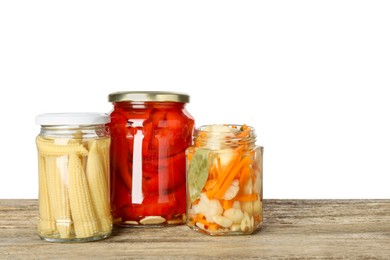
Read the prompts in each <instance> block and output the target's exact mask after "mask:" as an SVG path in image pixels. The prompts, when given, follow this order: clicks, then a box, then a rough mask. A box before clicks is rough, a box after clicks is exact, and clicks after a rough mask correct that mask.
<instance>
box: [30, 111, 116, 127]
mask: <svg viewBox="0 0 390 260" xmlns="http://www.w3.org/2000/svg"><path fill="white" fill-rule="evenodd" d="M109 122H110V117H109V116H108V115H107V114H103V113H48V114H41V115H38V116H37V117H36V118H35V123H36V124H37V125H48V126H54V125H101V124H107V123H109Z"/></svg>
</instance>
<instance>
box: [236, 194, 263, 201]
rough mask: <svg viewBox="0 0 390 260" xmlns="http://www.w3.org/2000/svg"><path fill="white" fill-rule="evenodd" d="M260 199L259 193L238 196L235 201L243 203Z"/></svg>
mask: <svg viewBox="0 0 390 260" xmlns="http://www.w3.org/2000/svg"><path fill="white" fill-rule="evenodd" d="M258 199H259V194H257V193H252V194H242V195H237V196H236V197H235V198H234V200H236V201H241V202H253V201H256V200H258Z"/></svg>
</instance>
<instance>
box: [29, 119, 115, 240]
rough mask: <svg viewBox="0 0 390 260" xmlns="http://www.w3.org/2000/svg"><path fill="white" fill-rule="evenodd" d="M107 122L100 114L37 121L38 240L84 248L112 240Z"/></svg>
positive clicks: (109, 140)
mask: <svg viewBox="0 0 390 260" xmlns="http://www.w3.org/2000/svg"><path fill="white" fill-rule="evenodd" d="M109 120H110V118H109V116H108V115H107V114H99V113H51V114H42V115H39V116H37V117H36V123H37V124H38V125H41V131H40V133H39V135H38V136H37V138H36V144H37V148H38V167H39V223H38V235H39V236H40V237H41V239H43V240H46V241H49V242H88V241H95V240H100V239H103V238H106V237H108V236H109V235H110V234H111V231H112V216H111V210H110V197H109V196H110V191H109V189H110V183H109V181H110V179H109V177H110V176H109V167H110V166H109V152H110V142H111V139H110V135H109V132H108V131H107V129H108V128H107V127H106V124H107V123H108V122H109Z"/></svg>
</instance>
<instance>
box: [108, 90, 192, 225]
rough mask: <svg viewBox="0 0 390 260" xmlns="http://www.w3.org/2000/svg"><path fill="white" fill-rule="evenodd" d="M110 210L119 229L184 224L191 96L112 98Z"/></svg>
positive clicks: (149, 94)
mask: <svg viewBox="0 0 390 260" xmlns="http://www.w3.org/2000/svg"><path fill="white" fill-rule="evenodd" d="M109 101H110V102H112V103H113V106H114V108H113V110H112V112H111V114H110V116H111V123H110V132H111V138H112V145H111V206H112V212H113V216H114V222H115V224H118V225H120V226H134V227H140V226H154V227H155V226H159V227H160V226H167V225H175V224H183V223H185V212H186V160H185V150H186V149H187V148H188V147H189V146H190V145H191V143H192V134H193V129H194V119H193V118H192V117H191V115H190V114H189V113H188V112H187V110H186V108H185V105H186V103H188V102H189V96H188V95H185V94H180V93H173V92H133V91H131V92H116V93H112V94H110V95H109Z"/></svg>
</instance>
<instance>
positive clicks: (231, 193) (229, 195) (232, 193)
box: [223, 179, 240, 200]
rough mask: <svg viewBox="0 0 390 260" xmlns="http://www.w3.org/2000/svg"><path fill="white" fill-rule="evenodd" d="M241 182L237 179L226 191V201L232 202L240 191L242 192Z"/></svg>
mask: <svg viewBox="0 0 390 260" xmlns="http://www.w3.org/2000/svg"><path fill="white" fill-rule="evenodd" d="M239 184H240V182H239V181H238V180H237V179H236V180H234V181H233V182H232V184H230V186H229V188H228V189H227V190H226V191H225V194H224V195H223V199H224V200H232V199H234V197H236V195H237V193H238V191H239V190H240V186H239Z"/></svg>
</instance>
